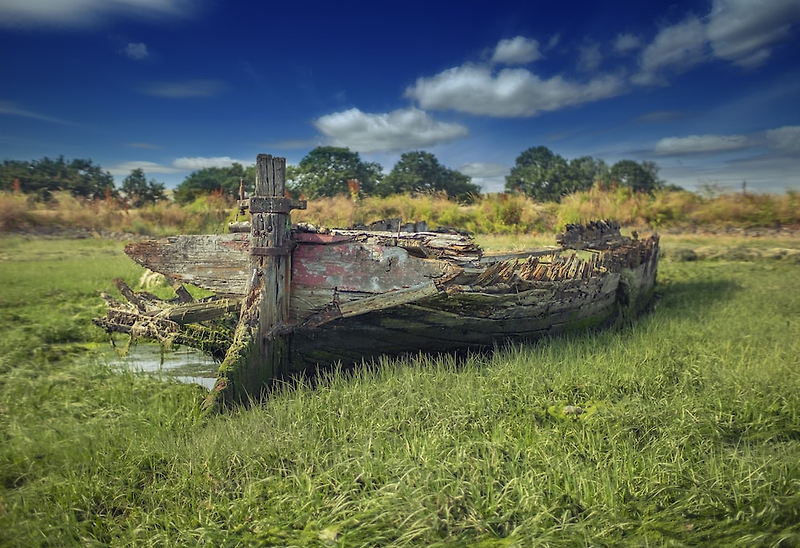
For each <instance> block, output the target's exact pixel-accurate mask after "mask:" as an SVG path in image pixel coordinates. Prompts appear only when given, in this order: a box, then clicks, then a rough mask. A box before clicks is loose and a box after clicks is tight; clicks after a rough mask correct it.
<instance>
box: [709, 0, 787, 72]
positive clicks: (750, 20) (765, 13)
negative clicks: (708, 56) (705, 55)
mask: <svg viewBox="0 0 800 548" xmlns="http://www.w3.org/2000/svg"><path fill="white" fill-rule="evenodd" d="M798 21H800V0H767V1H762V2H754V1H752V0H714V4H713V7H712V9H711V13H710V14H709V17H708V38H709V41H710V42H711V47H712V48H713V50H714V55H715V56H716V57H720V58H722V59H726V60H728V61H731V62H733V63H736V64H737V65H740V66H742V67H746V68H752V67H756V66H758V65H761V64H763V63H764V62H765V61H766V60H767V59H768V58H769V56H770V54H771V53H772V49H771V46H772V45H773V44H775V43H776V42H779V41H781V40H784V39H786V38H788V37H790V36H791V28H792V25H794V24H796V23H797V22H798Z"/></svg>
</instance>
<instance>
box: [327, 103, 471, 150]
mask: <svg viewBox="0 0 800 548" xmlns="http://www.w3.org/2000/svg"><path fill="white" fill-rule="evenodd" d="M314 126H315V127H316V128H317V129H318V130H319V131H320V132H321V133H322V134H323V135H325V137H327V138H328V140H330V142H331V143H332V144H333V145H334V146H345V147H348V148H352V149H354V150H357V151H359V152H388V151H398V150H408V149H414V148H423V147H430V146H434V145H437V144H441V143H447V142H450V141H453V140H454V139H458V138H460V137H466V136H467V134H468V133H469V130H467V128H466V127H464V126H462V125H460V124H449V123H445V122H437V121H436V120H434V119H433V117H432V116H431V115H430V114H428V113H426V112H423V111H422V110H419V109H417V108H413V107H412V108H408V109H404V110H395V111H392V112H389V113H388V114H368V113H366V112H361V111H360V110H358V109H357V108H352V109H350V110H345V111H342V112H334V113H333V114H327V115H325V116H322V117H321V118H318V119H317V120H315V121H314Z"/></svg>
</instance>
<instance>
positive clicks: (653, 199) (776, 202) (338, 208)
mask: <svg viewBox="0 0 800 548" xmlns="http://www.w3.org/2000/svg"><path fill="white" fill-rule="evenodd" d="M393 217H399V218H401V219H402V220H403V221H427V222H428V223H429V225H430V226H431V227H432V228H437V227H442V226H446V227H455V228H459V229H462V230H467V231H469V232H472V233H474V234H511V235H518V234H530V233H534V232H535V233H552V232H556V231H561V230H563V228H564V225H565V224H567V223H582V222H586V221H589V220H595V219H614V220H616V221H618V222H620V223H621V224H622V225H623V226H628V227H639V228H646V227H649V228H653V229H659V230H664V229H670V228H673V229H674V228H679V229H681V230H684V231H685V230H691V231H696V230H698V229H700V230H708V229H715V230H720V229H721V230H725V229H727V228H730V227H749V228H753V227H763V228H770V229H774V228H776V227H786V226H797V225H800V194H798V193H797V192H786V193H785V194H782V195H779V194H741V193H739V194H734V193H728V194H708V195H705V196H703V195H700V194H696V193H691V192H685V191H684V192H657V193H655V194H644V193H636V192H632V191H631V190H630V189H627V188H616V189H610V190H609V189H605V190H601V189H600V188H592V189H590V190H588V191H585V192H577V193H575V194H572V195H569V196H566V197H564V199H562V201H561V202H560V203H538V202H535V201H533V200H531V199H530V198H527V197H525V196H523V195H519V194H487V195H483V196H480V197H478V198H476V200H475V201H473V202H472V203H469V204H460V203H458V202H455V201H453V200H448V199H447V197H446V196H442V195H417V196H410V195H395V196H389V197H387V198H366V199H363V200H359V201H357V202H354V201H353V200H351V199H350V198H349V197H345V196H339V197H335V198H321V199H317V200H312V201H310V202H309V203H308V209H306V210H296V211H294V212H293V213H292V220H293V221H294V222H309V223H312V224H319V225H323V226H328V227H340V228H341V227H349V226H353V225H354V224H356V223H367V224H368V223H371V222H373V221H376V220H379V219H386V218H393ZM234 219H235V210H234V202H233V200H229V199H225V198H224V197H222V196H203V197H201V198H198V200H197V201H195V202H194V203H192V204H190V205H188V206H185V207H181V206H178V205H177V204H174V203H171V202H162V203H158V204H155V205H150V206H146V207H142V208H138V209H128V208H122V207H121V206H120V205H119V203H118V202H117V201H113V200H112V201H105V200H95V201H81V200H77V199H75V198H73V197H71V196H70V195H69V194H66V193H56V194H55V198H54V200H53V201H51V202H50V203H46V204H43V203H35V202H32V201H30V200H29V199H27V198H26V197H25V196H23V195H19V194H12V193H0V233H3V232H13V231H20V230H23V231H34V232H48V231H49V232H52V231H59V230H65V229H76V228H80V229H85V230H89V231H95V232H98V231H102V232H108V231H111V232H122V233H133V234H144V235H149V236H164V235H171V234H181V233H183V234H201V233H221V232H226V231H227V223H228V221H231V220H234Z"/></svg>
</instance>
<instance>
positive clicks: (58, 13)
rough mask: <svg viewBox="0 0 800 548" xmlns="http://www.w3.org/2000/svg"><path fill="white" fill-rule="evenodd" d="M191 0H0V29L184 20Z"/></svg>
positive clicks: (194, 6) (189, 12)
mask: <svg viewBox="0 0 800 548" xmlns="http://www.w3.org/2000/svg"><path fill="white" fill-rule="evenodd" d="M198 5H199V3H198V2H195V1H192V0H158V1H154V0H70V1H64V0H2V2H0V27H7V28H11V27H22V28H33V27H87V26H91V25H94V24H96V23H98V22H101V21H102V20H104V19H105V18H107V17H109V16H114V15H125V16H130V15H133V16H139V17H151V18H156V17H164V16H169V17H186V16H187V15H192V14H194V13H195V12H196V11H197V7H198Z"/></svg>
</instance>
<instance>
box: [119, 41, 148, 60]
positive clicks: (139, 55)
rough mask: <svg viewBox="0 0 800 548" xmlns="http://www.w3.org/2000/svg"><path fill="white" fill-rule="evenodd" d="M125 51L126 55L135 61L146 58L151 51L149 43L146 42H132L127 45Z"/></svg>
mask: <svg viewBox="0 0 800 548" xmlns="http://www.w3.org/2000/svg"><path fill="white" fill-rule="evenodd" d="M123 51H124V52H125V55H127V56H128V58H129V59H133V60H135V61H139V60H140V59H144V58H145V57H147V56H148V55H150V53H149V52H148V51H147V44H144V43H138V44H136V43H133V42H131V43H129V44H128V45H127V46H125V49H124V50H123Z"/></svg>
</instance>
